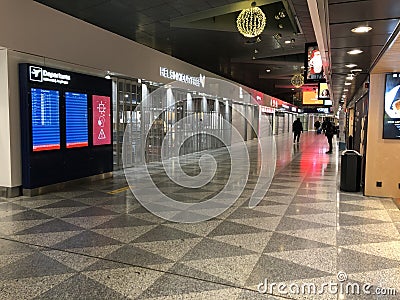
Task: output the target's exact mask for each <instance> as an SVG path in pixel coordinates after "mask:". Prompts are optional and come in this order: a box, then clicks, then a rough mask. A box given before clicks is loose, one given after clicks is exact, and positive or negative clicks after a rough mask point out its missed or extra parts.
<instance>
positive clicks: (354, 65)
mask: <svg viewBox="0 0 400 300" xmlns="http://www.w3.org/2000/svg"><path fill="white" fill-rule="evenodd" d="M346 67H348V68H354V67H357V65H356V64H347V65H346Z"/></svg>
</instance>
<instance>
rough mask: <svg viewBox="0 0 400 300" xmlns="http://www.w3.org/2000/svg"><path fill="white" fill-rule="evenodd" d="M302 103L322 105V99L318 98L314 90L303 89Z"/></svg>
mask: <svg viewBox="0 0 400 300" xmlns="http://www.w3.org/2000/svg"><path fill="white" fill-rule="evenodd" d="M303 104H304V105H323V104H324V100H320V99H318V94H317V92H316V91H314V90H312V91H303Z"/></svg>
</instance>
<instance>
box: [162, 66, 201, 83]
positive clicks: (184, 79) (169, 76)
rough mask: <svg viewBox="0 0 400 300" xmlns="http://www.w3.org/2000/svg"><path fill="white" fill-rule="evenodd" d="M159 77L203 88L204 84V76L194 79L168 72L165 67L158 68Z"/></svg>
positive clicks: (178, 73) (172, 71)
mask: <svg viewBox="0 0 400 300" xmlns="http://www.w3.org/2000/svg"><path fill="white" fill-rule="evenodd" d="M160 76H161V77H164V78H167V79H172V80H176V81H180V82H183V83H187V84H191V85H194V86H198V87H203V88H204V85H205V82H206V76H204V75H202V74H200V75H199V77H194V76H190V75H186V74H183V73H180V72H177V71H174V70H170V69H168V68H165V67H160Z"/></svg>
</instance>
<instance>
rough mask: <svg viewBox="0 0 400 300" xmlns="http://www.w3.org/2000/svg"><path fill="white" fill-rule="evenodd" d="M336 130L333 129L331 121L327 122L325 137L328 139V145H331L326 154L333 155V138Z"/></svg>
mask: <svg viewBox="0 0 400 300" xmlns="http://www.w3.org/2000/svg"><path fill="white" fill-rule="evenodd" d="M334 132H335V130H334V128H333V124H332V123H331V121H330V120H326V127H325V136H326V138H327V139H328V144H329V150H328V151H326V152H325V153H326V154H331V153H332V148H333V147H332V138H333V134H334Z"/></svg>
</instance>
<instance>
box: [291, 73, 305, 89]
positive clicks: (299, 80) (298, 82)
mask: <svg viewBox="0 0 400 300" xmlns="http://www.w3.org/2000/svg"><path fill="white" fill-rule="evenodd" d="M290 82H291V83H292V85H293V86H294V87H295V88H299V87H301V86H302V85H303V84H304V76H303V75H301V74H295V75H293V77H292V79H291V80H290Z"/></svg>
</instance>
